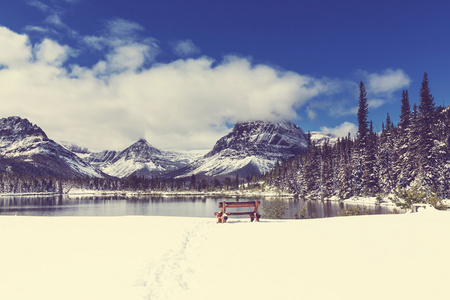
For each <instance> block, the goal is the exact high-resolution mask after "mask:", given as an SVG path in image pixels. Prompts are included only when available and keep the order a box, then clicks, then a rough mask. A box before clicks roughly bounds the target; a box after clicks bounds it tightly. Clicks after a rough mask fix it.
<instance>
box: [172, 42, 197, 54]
mask: <svg viewBox="0 0 450 300" xmlns="http://www.w3.org/2000/svg"><path fill="white" fill-rule="evenodd" d="M172 51H173V53H175V54H176V55H178V56H180V57H188V56H192V55H196V54H199V53H201V50H200V48H199V47H197V46H196V45H195V44H194V43H193V42H192V41H191V40H185V41H177V42H175V43H173V48H172Z"/></svg>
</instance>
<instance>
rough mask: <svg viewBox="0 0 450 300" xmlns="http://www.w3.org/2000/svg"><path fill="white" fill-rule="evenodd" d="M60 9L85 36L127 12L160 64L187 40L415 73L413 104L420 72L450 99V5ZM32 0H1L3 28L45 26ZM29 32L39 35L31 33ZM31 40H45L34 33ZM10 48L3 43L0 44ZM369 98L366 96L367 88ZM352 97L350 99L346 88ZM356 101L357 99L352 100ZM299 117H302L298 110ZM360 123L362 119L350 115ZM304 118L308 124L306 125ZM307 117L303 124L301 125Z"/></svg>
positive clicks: (275, 57) (323, 66)
mask: <svg viewBox="0 0 450 300" xmlns="http://www.w3.org/2000/svg"><path fill="white" fill-rule="evenodd" d="M43 2H44V3H49V5H51V6H52V9H57V10H58V11H59V12H60V16H61V19H62V21H63V22H64V24H65V25H67V26H68V28H70V29H73V30H75V31H76V32H78V33H79V34H80V35H83V36H87V35H96V34H99V33H100V32H101V31H102V28H103V24H104V22H106V21H107V20H111V19H114V18H123V19H125V20H131V21H134V22H136V23H138V24H140V25H141V26H142V27H143V32H142V35H143V36H148V37H152V38H154V39H156V40H157V41H158V43H159V45H160V47H161V49H162V50H163V51H162V52H161V53H160V54H159V55H158V58H157V61H158V62H169V61H171V60H174V59H176V57H175V56H174V55H173V54H172V53H171V52H170V47H169V45H170V43H171V42H173V41H175V40H186V39H190V40H192V42H193V43H194V44H195V45H196V46H198V47H199V48H200V49H201V54H199V55H207V56H209V57H212V58H214V59H216V60H217V61H221V60H222V59H223V57H224V56H225V55H228V54H236V55H239V56H243V57H251V58H252V62H253V63H255V64H258V63H263V64H268V65H271V66H276V67H279V68H281V69H284V70H289V71H294V72H297V73H299V74H304V75H309V76H313V77H315V78H323V77H328V78H339V79H341V80H352V81H354V82H359V81H360V80H363V79H364V78H362V77H361V71H363V72H368V73H377V72H383V71H384V70H386V69H388V68H391V69H401V70H403V71H404V72H405V73H406V74H407V75H408V76H409V77H410V78H411V80H412V81H411V84H410V86H409V87H408V88H409V93H410V99H411V102H417V101H418V94H419V89H420V83H421V80H422V76H423V73H424V72H427V73H428V75H429V79H430V88H431V92H432V94H433V95H434V96H435V101H436V103H437V104H442V103H443V101H445V102H446V104H447V105H448V104H450V94H449V92H450V86H449V82H450V58H449V57H450V17H449V16H450V2H449V1H436V0H432V1H416V0H409V1H398V0H390V1H388V0H378V1H364V0H359V1H357V0H345V1H336V0H325V1H320V0H312V1H310V0H307V1H292V0H280V1H273V0H258V1H254V0H226V1H211V0H209V1H207V0H197V1H190V0H126V1H122V0H120V1H119V0H107V1H106V0H47V1H43ZM29 3H30V1H26V0H0V25H3V26H6V27H8V28H10V29H12V30H14V31H16V32H19V33H20V32H24V30H25V28H26V26H30V25H35V26H42V24H44V19H45V17H46V13H44V12H42V11H40V10H38V9H37V8H36V7H33V6H31V5H29ZM55 30H56V31H57V33H54V35H53V36H52V38H53V39H55V40H58V41H59V42H61V43H63V44H67V45H70V46H71V47H73V48H75V49H76V48H77V47H81V46H80V45H79V44H77V41H76V39H73V38H71V37H70V35H68V34H67V28H66V29H64V28H55ZM32 38H33V37H32ZM34 38H39V37H38V36H35V37H34ZM1 46H2V47H4V46H5V45H1ZM96 55H98V54H96V53H92V52H88V51H87V52H85V53H83V55H80V56H79V57H77V60H78V63H80V64H85V65H89V64H91V65H92V64H94V63H95V62H96V61H97V60H98V58H97V57H96ZM400 95H401V90H400V91H398V93H397V98H398V101H397V102H395V101H391V102H389V103H388V104H385V105H383V106H381V107H379V108H376V109H374V110H372V111H371V112H370V116H369V118H370V119H373V120H374V122H375V124H376V125H377V126H379V127H380V126H381V122H382V121H383V120H384V119H385V116H386V112H390V114H391V117H392V118H393V119H394V121H398V114H399V111H400ZM368 96H369V98H370V95H368ZM347 97H350V96H348V95H347ZM352 100H353V101H355V103H356V101H357V99H352ZM300 115H302V114H301V113H300ZM345 118H346V119H348V121H350V122H356V117H345ZM342 121H344V118H340V119H337V120H331V119H330V118H320V117H319V118H317V119H316V120H313V121H310V120H307V118H306V117H303V118H302V120H299V121H298V123H299V124H300V125H301V126H302V127H303V128H304V129H305V130H308V129H311V130H317V129H318V128H319V127H320V126H336V125H337V124H340V123H342ZM302 122H303V123H302ZM302 124H303V125H302Z"/></svg>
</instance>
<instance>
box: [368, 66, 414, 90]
mask: <svg viewBox="0 0 450 300" xmlns="http://www.w3.org/2000/svg"><path fill="white" fill-rule="evenodd" d="M362 74H363V75H364V77H365V79H366V81H367V84H366V85H367V90H368V93H369V94H370V93H372V94H374V95H375V96H379V95H385V96H390V95H392V94H393V93H395V92H396V91H399V90H401V89H403V88H407V87H408V86H409V84H410V83H411V79H410V78H409V76H408V75H407V74H406V73H405V72H404V71H403V70H401V69H397V70H393V69H386V70H384V71H383V72H381V73H370V74H369V73H367V72H362Z"/></svg>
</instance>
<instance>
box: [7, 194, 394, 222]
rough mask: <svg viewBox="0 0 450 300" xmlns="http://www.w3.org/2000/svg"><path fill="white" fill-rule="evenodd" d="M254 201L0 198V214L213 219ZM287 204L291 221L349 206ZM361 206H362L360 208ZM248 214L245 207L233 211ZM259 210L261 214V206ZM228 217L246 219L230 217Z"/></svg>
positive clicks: (379, 209) (383, 210)
mask: <svg viewBox="0 0 450 300" xmlns="http://www.w3.org/2000/svg"><path fill="white" fill-rule="evenodd" d="M254 200H260V201H261V203H262V205H264V203H265V202H266V201H270V200H265V199H255V198H242V197H241V198H218V197H154V196H147V197H136V198H133V197H121V196H82V197H75V196H70V197H69V196H7V197H0V215H18V216H128V215H144V216H185V217H214V212H217V211H219V208H218V205H219V202H221V201H233V202H234V201H254ZM285 201H286V202H287V203H288V211H287V215H286V217H287V218H290V219H293V218H294V214H295V213H296V212H300V210H301V209H302V208H303V207H304V206H306V210H307V214H308V216H309V217H315V218H325V217H333V216H337V215H338V213H339V212H340V211H341V210H344V209H347V208H349V207H350V206H354V205H353V204H346V203H342V202H334V201H321V200H317V201H312V200H308V201H303V200H294V199H285ZM361 206H362V205H361ZM365 207H366V208H368V209H369V210H370V212H371V214H387V213H389V208H387V207H384V206H378V205H377V206H375V205H365ZM238 210H243V211H248V210H249V209H248V208H241V209H233V211H238ZM260 211H261V212H262V213H263V209H262V207H261V209H260ZM232 218H248V217H247V216H232Z"/></svg>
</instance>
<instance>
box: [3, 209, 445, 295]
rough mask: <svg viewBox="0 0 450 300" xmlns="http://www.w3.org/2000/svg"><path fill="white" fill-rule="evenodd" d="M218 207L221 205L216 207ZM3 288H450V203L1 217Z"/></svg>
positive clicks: (369, 291)
mask: <svg viewBox="0 0 450 300" xmlns="http://www.w3.org/2000/svg"><path fill="white" fill-rule="evenodd" d="M211 214H212V212H211ZM0 227H1V228H2V230H1V231H0V241H1V246H0V257H1V258H2V264H1V268H0V299H46V300H49V299H84V300H85V299H127V300H132V299H249V298H252V299H358V300H360V299H449V293H450V289H449V287H448V284H449V282H450V234H449V229H450V213H449V212H438V211H429V210H427V211H423V212H420V213H415V214H405V215H375V216H359V217H336V218H327V219H312V220H279V221H275V220H262V221H261V222H259V223H250V222H249V221H247V220H246V219H242V220H236V219H233V218H231V219H230V222H229V223H226V224H217V223H216V220H215V219H214V218H183V217H137V216H130V217H15V216H1V217H0Z"/></svg>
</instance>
